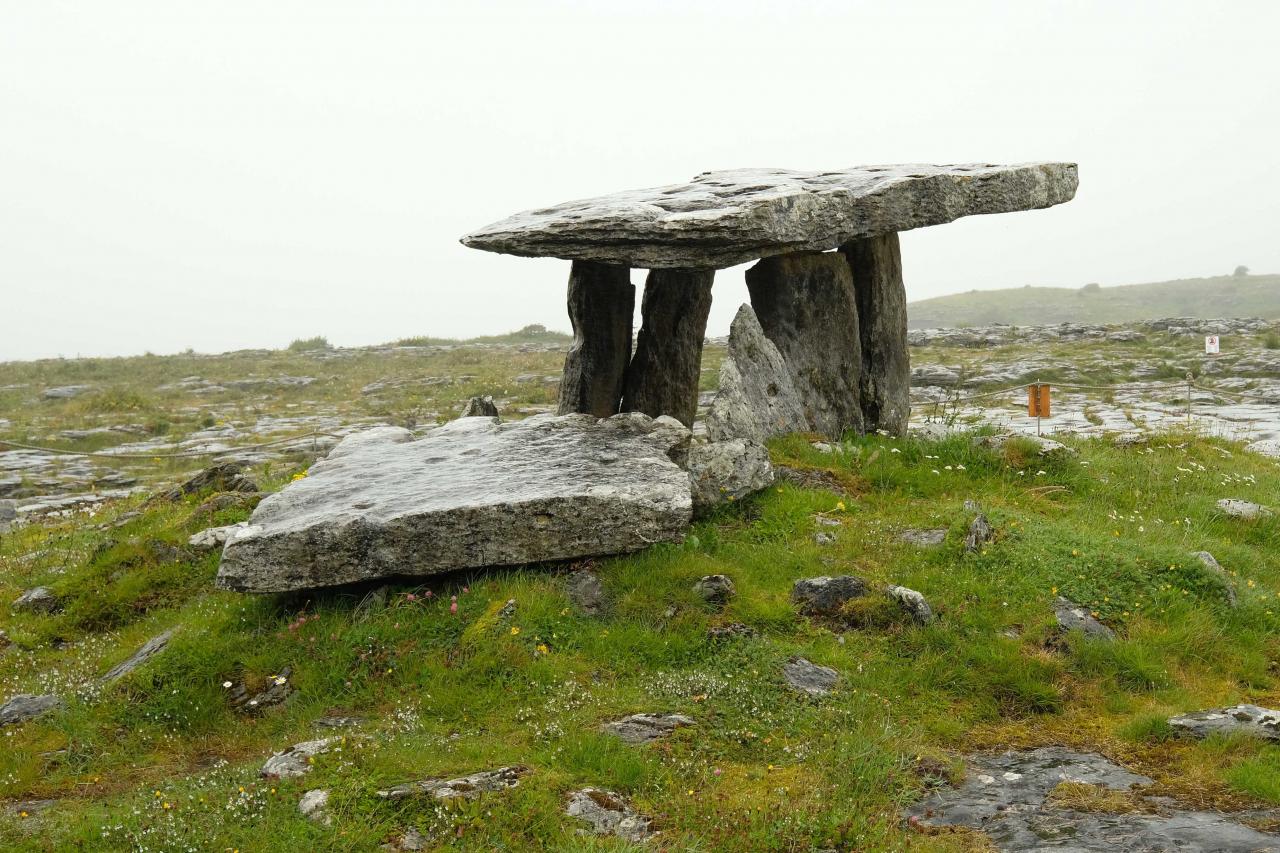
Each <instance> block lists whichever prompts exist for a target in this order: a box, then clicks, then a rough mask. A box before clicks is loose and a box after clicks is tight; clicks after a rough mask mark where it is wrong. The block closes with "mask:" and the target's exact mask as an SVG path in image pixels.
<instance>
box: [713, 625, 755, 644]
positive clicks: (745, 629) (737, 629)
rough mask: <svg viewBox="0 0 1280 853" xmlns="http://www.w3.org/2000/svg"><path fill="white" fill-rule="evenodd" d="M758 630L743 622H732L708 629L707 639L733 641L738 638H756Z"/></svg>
mask: <svg viewBox="0 0 1280 853" xmlns="http://www.w3.org/2000/svg"><path fill="white" fill-rule="evenodd" d="M755 635H756V629H755V628H752V627H751V626H750V625H743V624H742V623H741V622H730V623H729V624H728V625H713V626H711V627H710V628H708V629H707V639H708V640H712V641H716V640H732V639H736V638H738V637H754V636H755Z"/></svg>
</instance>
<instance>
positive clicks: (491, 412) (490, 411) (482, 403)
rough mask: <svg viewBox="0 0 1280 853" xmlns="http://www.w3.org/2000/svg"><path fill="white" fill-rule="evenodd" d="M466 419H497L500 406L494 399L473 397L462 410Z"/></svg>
mask: <svg viewBox="0 0 1280 853" xmlns="http://www.w3.org/2000/svg"><path fill="white" fill-rule="evenodd" d="M462 417H464V418H496V417H498V406H497V404H495V403H494V402H493V398H492V397H489V396H485V397H472V398H471V399H470V400H468V401H467V405H466V407H465V408H463V410H462Z"/></svg>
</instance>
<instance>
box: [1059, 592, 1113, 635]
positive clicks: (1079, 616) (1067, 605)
mask: <svg viewBox="0 0 1280 853" xmlns="http://www.w3.org/2000/svg"><path fill="white" fill-rule="evenodd" d="M1053 615H1054V618H1056V619H1057V620H1058V628H1059V629H1060V630H1062V631H1063V632H1067V631H1080V632H1082V633H1083V634H1084V635H1085V636H1086V637H1090V638H1093V639H1099V640H1114V639H1115V637H1116V634H1115V631H1112V630H1111V629H1110V628H1108V627H1107V626H1106V625H1103V624H1102V623H1101V622H1099V621H1098V620H1097V619H1095V618H1094V617H1093V614H1092V613H1090V612H1089V610H1088V608H1085V607H1081V606H1080V605H1078V604H1076V603H1075V602H1072V601H1068V600H1067V599H1065V598H1063V597H1062V596H1058V597H1057V599H1055V600H1054V602H1053Z"/></svg>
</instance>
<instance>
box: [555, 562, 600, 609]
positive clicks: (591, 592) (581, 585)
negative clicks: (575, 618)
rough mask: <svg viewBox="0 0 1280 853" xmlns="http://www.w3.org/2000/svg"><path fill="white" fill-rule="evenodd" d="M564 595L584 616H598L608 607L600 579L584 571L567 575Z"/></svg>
mask: <svg viewBox="0 0 1280 853" xmlns="http://www.w3.org/2000/svg"><path fill="white" fill-rule="evenodd" d="M565 593H566V594H567V595H568V596H569V600H570V601H572V602H573V606H574V607H575V608H577V610H578V612H580V613H582V614H584V615H586V616H599V615H600V614H601V613H603V612H604V611H605V609H606V608H607V607H608V606H609V601H608V597H607V595H606V593H605V591H604V585H603V584H602V583H600V578H599V577H597V576H596V573H595V572H591V571H587V570H586V569H579V570H577V571H574V572H570V573H569V576H568V578H566V579H565Z"/></svg>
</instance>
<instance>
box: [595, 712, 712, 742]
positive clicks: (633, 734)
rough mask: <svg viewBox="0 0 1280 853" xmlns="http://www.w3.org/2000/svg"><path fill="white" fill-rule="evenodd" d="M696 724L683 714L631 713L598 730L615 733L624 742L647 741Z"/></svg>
mask: <svg viewBox="0 0 1280 853" xmlns="http://www.w3.org/2000/svg"><path fill="white" fill-rule="evenodd" d="M693 725H697V724H696V723H695V722H694V721H693V720H692V719H691V718H689V717H686V716H684V715H683V714H632V715H631V716H629V717H623V718H622V719H621V720H614V721H613V722H611V723H605V724H604V725H603V726H601V727H600V731H602V732H605V733H606V734H611V735H615V736H616V737H618V738H619V739H621V740H623V741H625V742H626V743H633V744H636V743H648V742H649V741H652V740H657V739H658V738H663V737H666V736H667V735H669V734H671V733H672V732H673V731H675V730H676V729H678V728H680V727H682V726H693Z"/></svg>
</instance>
